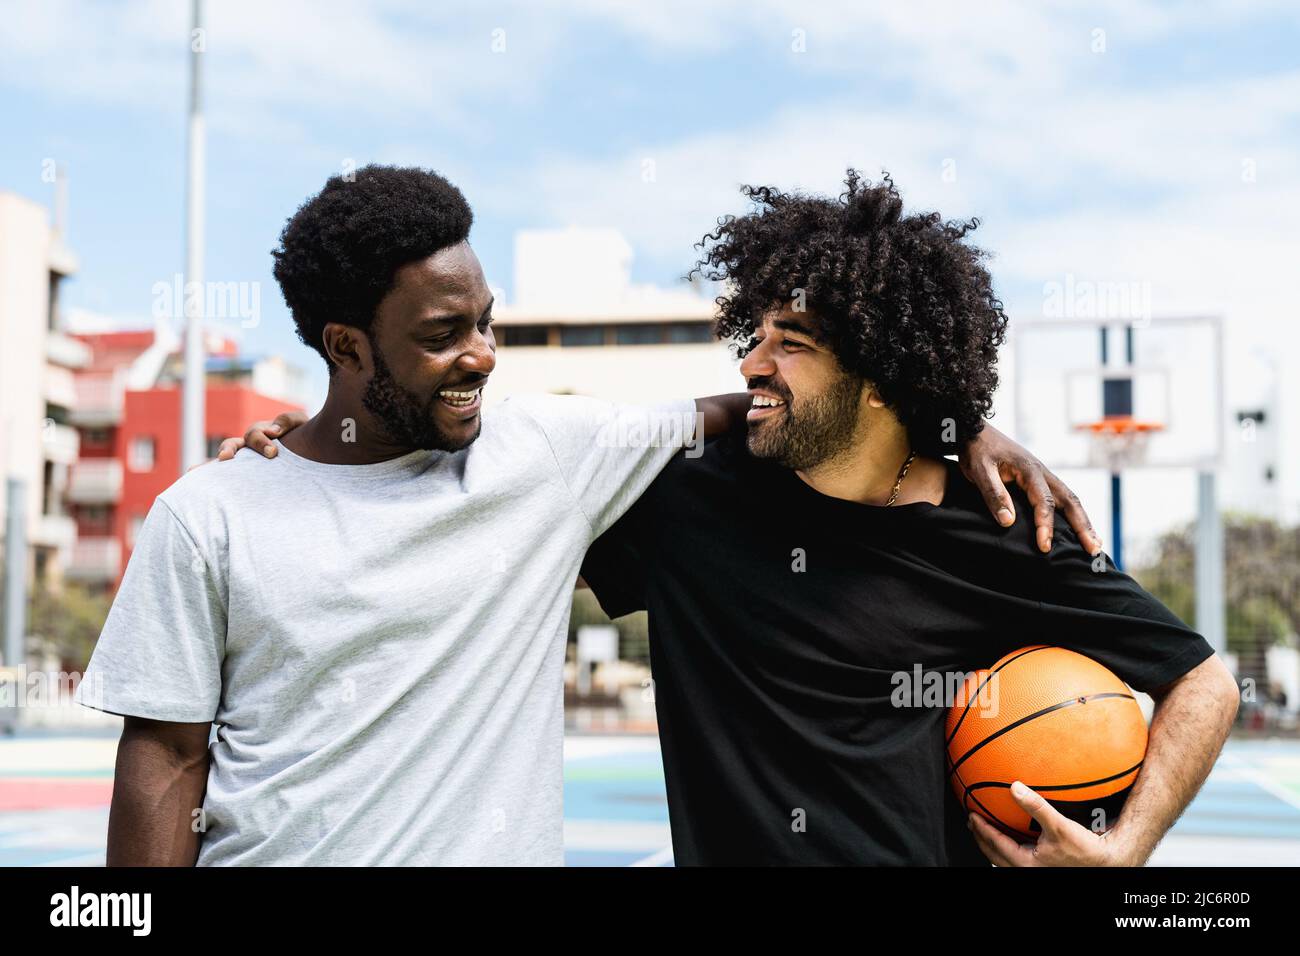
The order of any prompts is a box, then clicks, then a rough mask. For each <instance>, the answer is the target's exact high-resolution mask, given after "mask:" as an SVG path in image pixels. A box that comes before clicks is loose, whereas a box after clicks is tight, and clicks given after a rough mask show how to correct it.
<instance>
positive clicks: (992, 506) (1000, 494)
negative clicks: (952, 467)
mask: <svg viewBox="0 0 1300 956" xmlns="http://www.w3.org/2000/svg"><path fill="white" fill-rule="evenodd" d="M958 463H959V464H960V465H961V471H962V474H963V475H965V476H966V480H967V481H969V482H970V483H971V484H973V485H974V486H975V487H976V488H978V489H979V490H980V494H981V495H983V496H984V503H985V504H987V505H988V508H989V511H990V512H992V514H993V517H994V518H996V519H997V522H998V524H1000V525H1002V526H1003V527H1004V528H1006V527H1010V526H1011V524H1012V523H1013V522H1014V521H1015V520H1016V506H1015V504H1014V503H1013V502H1012V500H1011V495H1010V494H1009V493H1008V491H1007V483H1008V482H1009V481H1014V482H1015V483H1016V484H1017V485H1019V486H1020V488H1021V490H1023V491H1024V493H1025V494H1026V495H1027V496H1028V498H1029V503H1030V504H1031V505H1033V508H1034V526H1035V527H1036V528H1037V537H1038V550H1040V551H1042V552H1043V553H1047V552H1048V551H1051V550H1052V525H1053V523H1054V522H1055V520H1056V510H1057V509H1058V508H1059V509H1060V510H1061V511H1062V513H1063V514H1064V515H1065V518H1066V520H1067V521H1069V522H1070V527H1072V528H1073V529H1074V532H1075V534H1077V535H1078V536H1079V544H1081V545H1082V546H1083V549H1084V550H1085V551H1087V552H1088V554H1090V555H1096V554H1097V553H1098V552H1099V551H1101V536H1100V535H1099V534H1097V532H1096V531H1095V530H1094V529H1093V527H1092V521H1091V519H1089V517H1088V513H1087V512H1086V511H1084V510H1083V504H1082V502H1080V501H1079V496H1078V495H1076V494H1075V493H1074V492H1073V491H1071V490H1070V488H1069V486H1067V485H1066V484H1065V482H1063V481H1061V479H1060V478H1058V477H1056V475H1054V474H1052V472H1051V471H1050V470H1048V468H1047V466H1046V465H1044V464H1043V463H1042V462H1041V461H1039V460H1038V459H1037V458H1035V457H1034V456H1033V455H1032V454H1030V453H1029V451H1028V450H1026V449H1025V448H1024V447H1022V446H1021V445H1019V444H1017V443H1016V442H1014V441H1012V440H1011V439H1010V438H1008V437H1007V436H1006V435H1004V434H1002V433H1001V432H1000V431H998V430H997V429H996V428H994V427H993V426H992V425H985V426H984V428H983V430H982V431H981V432H980V433H979V434H978V435H977V436H976V437H975V438H973V439H972V440H971V441H969V442H967V443H966V446H965V447H964V448H963V449H962V450H961V454H960V455H959V456H958Z"/></svg>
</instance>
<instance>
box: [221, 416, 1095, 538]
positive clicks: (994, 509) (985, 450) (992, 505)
mask: <svg viewBox="0 0 1300 956" xmlns="http://www.w3.org/2000/svg"><path fill="white" fill-rule="evenodd" d="M752 401H753V399H752V397H751V396H750V394H749V393H748V392H731V393H729V394H726V395H710V396H708V397H707V398H697V399H696V400H695V411H696V412H697V413H698V414H699V415H700V416H701V419H702V422H703V425H702V428H703V432H704V434H703V438H713V437H716V436H717V435H722V434H725V433H726V432H728V431H730V430H731V429H733V428H740V427H741V426H742V425H743V424H744V423H745V416H746V415H748V414H749V409H750V405H751V403H752ZM305 421H307V415H306V414H305V413H304V412H281V413H280V414H279V415H276V416H275V419H274V420H273V421H270V422H265V421H262V422H253V424H251V425H249V426H248V431H247V432H245V433H244V437H243V438H227V439H226V440H225V441H223V442H222V443H221V449H220V450H219V451H218V452H217V460H218V461H229V460H230V459H231V458H234V457H235V453H236V452H237V451H239V449H241V448H245V447H247V448H250V449H252V450H253V451H255V452H256V453H257V454H259V455H265V456H266V457H267V458H274V457H275V454H276V447H275V445H274V444H273V442H272V439H275V438H283V437H284V436H285V435H286V434H288V433H289V432H291V431H293V430H294V429H295V428H297V427H298V426H299V425H301V424H303V423H304V422H305ZM960 463H961V469H962V473H963V474H964V475H965V476H966V478H967V480H968V481H970V482H971V483H972V484H974V485H975V486H976V487H977V488H979V490H980V494H982V495H983V496H984V503H985V504H986V505H988V509H989V513H990V514H992V515H993V517H994V519H995V520H996V521H997V522H998V523H999V524H1001V525H1003V526H1006V525H1010V524H1011V523H1012V522H1013V521H1014V520H1015V507H1016V506H1015V503H1014V502H1013V501H1012V500H1011V495H1010V494H1008V492H1007V482H1009V481H1014V482H1015V483H1016V484H1017V485H1019V486H1020V487H1021V489H1022V490H1023V491H1024V492H1025V495H1026V496H1027V497H1028V498H1029V503H1030V504H1031V505H1032V506H1033V509H1034V525H1035V526H1036V527H1037V529H1038V546H1039V548H1040V549H1041V550H1042V551H1048V550H1050V549H1051V546H1052V526H1053V523H1054V521H1055V512H1056V509H1058V508H1060V509H1061V511H1062V512H1063V513H1064V514H1065V518H1066V520H1067V521H1069V522H1070V527H1072V528H1073V529H1074V531H1075V533H1076V534H1078V536H1079V542H1080V543H1081V544H1082V545H1083V547H1084V550H1085V551H1087V552H1088V553H1089V554H1093V555H1095V554H1096V553H1097V552H1098V551H1100V550H1101V537H1100V536H1099V535H1098V534H1097V532H1096V531H1095V530H1093V527H1092V521H1090V520H1089V518H1088V514H1087V512H1085V511H1084V510H1083V505H1082V503H1081V502H1080V501H1079V498H1078V496H1077V495H1076V494H1075V493H1074V492H1073V491H1071V490H1070V489H1069V488H1068V487H1067V486H1066V484H1065V482H1063V481H1061V479H1060V478H1058V477H1056V475H1054V474H1052V472H1050V471H1049V470H1048V469H1047V467H1046V466H1045V465H1044V464H1043V463H1042V462H1041V461H1039V460H1038V459H1037V458H1035V457H1034V456H1033V455H1031V454H1030V453H1029V452H1028V451H1027V450H1026V449H1025V448H1023V447H1021V446H1020V445H1019V444H1017V443H1016V442H1014V441H1012V440H1011V439H1010V438H1008V437H1007V436H1006V435H1004V434H1002V433H1001V432H1000V431H998V430H997V429H996V428H994V427H993V426H992V425H985V426H984V428H983V430H981V431H980V433H979V434H978V435H977V436H975V438H974V439H972V440H971V441H969V442H967V444H966V446H965V447H964V448H963V449H962V452H961V455H960Z"/></svg>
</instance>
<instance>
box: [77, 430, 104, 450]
mask: <svg viewBox="0 0 1300 956" xmlns="http://www.w3.org/2000/svg"><path fill="white" fill-rule="evenodd" d="M108 439H109V436H108V429H107V428H87V429H84V430H83V431H82V433H81V441H82V444H85V445H94V446H96V447H100V446H102V445H107V444H108Z"/></svg>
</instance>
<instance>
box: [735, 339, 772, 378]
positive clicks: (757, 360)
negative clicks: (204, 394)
mask: <svg viewBox="0 0 1300 956" xmlns="http://www.w3.org/2000/svg"><path fill="white" fill-rule="evenodd" d="M770 338H771V336H767V337H766V338H764V339H763V341H761V342H759V343H758V344H757V345H755V346H754V347H753V348H752V349H750V350H749V353H748V354H747V355H746V356H745V357H744V358H743V359H741V362H740V374H741V376H742V377H743V378H744V379H745V380H746V381H748V380H749V379H751V378H768V377H769V376H772V375H774V374H776V362H774V361H773V360H772V351H771V347H770V346H769V345H768V344H767V343H768V339H770Z"/></svg>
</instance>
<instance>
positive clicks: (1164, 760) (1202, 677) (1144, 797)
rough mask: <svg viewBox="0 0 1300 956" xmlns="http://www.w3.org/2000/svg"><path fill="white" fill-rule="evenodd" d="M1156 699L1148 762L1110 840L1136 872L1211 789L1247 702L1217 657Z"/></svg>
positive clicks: (1148, 746)
mask: <svg viewBox="0 0 1300 956" xmlns="http://www.w3.org/2000/svg"><path fill="white" fill-rule="evenodd" d="M1153 696H1154V697H1155V698H1156V701H1157V703H1156V712H1155V716H1154V718H1153V719H1152V721H1151V731H1150V737H1149V738H1148V741H1147V754H1146V759H1145V760H1144V761H1143V762H1142V770H1141V772H1140V773H1139V774H1138V778H1137V782H1136V783H1135V784H1134V785H1133V791H1132V793H1130V794H1129V796H1128V799H1127V800H1126V801H1125V802H1124V811H1123V813H1121V814H1120V817H1119V820H1118V821H1116V823H1115V826H1114V827H1113V828H1112V829H1111V830H1110V831H1109V832H1108V833H1107V834H1106V836H1105V839H1106V841H1107V842H1108V843H1110V844H1111V845H1112V847H1113V848H1114V850H1115V851H1116V852H1117V853H1119V854H1120V856H1121V857H1122V858H1124V859H1126V860H1127V861H1128V862H1129V864H1130V865H1133V866H1140V865H1142V864H1144V863H1146V861H1147V858H1148V857H1150V856H1151V854H1152V852H1153V851H1154V850H1155V848H1156V845H1157V844H1158V843H1159V842H1160V840H1161V839H1162V838H1163V837H1164V835H1165V833H1166V832H1168V830H1169V828H1170V827H1172V826H1173V825H1174V822H1175V821H1176V820H1177V819H1178V818H1179V816H1181V815H1182V812H1183V810H1185V809H1186V808H1187V805H1188V804H1189V803H1191V802H1192V798H1193V797H1194V796H1196V793H1197V791H1199V790H1200V789H1201V785H1202V784H1203V783H1205V778H1206V777H1208V776H1209V774H1210V769H1211V768H1212V767H1213V766H1214V762H1215V761H1216V760H1217V759H1218V758H1219V752H1220V751H1221V750H1222V749H1223V742H1224V741H1225V740H1226V739H1227V737H1228V734H1229V732H1230V731H1231V730H1232V722H1233V720H1234V719H1235V718H1236V716H1237V706H1238V704H1239V703H1240V700H1241V696H1240V691H1239V690H1238V688H1237V682H1236V681H1235V680H1233V678H1232V674H1231V673H1230V672H1229V671H1228V668H1227V667H1226V666H1225V665H1224V663H1223V661H1221V660H1220V659H1219V658H1218V656H1217V655H1216V656H1214V657H1209V658H1206V659H1205V660H1204V661H1202V662H1201V663H1200V664H1199V665H1197V666H1196V667H1194V668H1193V669H1192V670H1190V671H1188V672H1187V673H1186V674H1184V675H1183V676H1182V677H1180V678H1179V679H1178V680H1176V681H1174V683H1173V684H1171V685H1169V686H1168V687H1166V688H1162V689H1161V690H1160V691H1158V692H1156V693H1155V694H1153Z"/></svg>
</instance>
